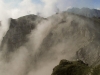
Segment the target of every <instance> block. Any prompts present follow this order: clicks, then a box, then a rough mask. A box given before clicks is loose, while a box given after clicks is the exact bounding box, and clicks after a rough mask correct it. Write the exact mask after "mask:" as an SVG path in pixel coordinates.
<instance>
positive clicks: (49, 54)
mask: <svg viewBox="0 0 100 75" xmlns="http://www.w3.org/2000/svg"><path fill="white" fill-rule="evenodd" d="M99 21H100V20H99V19H95V18H88V17H85V16H81V15H76V14H72V13H67V12H62V13H59V14H55V15H52V16H51V17H48V18H42V17H39V16H36V15H27V16H23V17H20V18H18V19H11V22H10V27H9V30H8V31H7V33H6V35H5V36H4V38H3V40H2V43H1V46H0V74H1V75H41V74H42V75H51V73H52V69H53V68H54V66H56V65H57V64H58V63H59V61H60V60H62V59H66V60H69V61H76V60H81V61H82V62H83V63H85V64H88V66H93V67H95V66H97V65H99V64H100V58H99V57H100V51H99V50H100V42H99V41H100V22H99ZM83 66H84V65H83Z"/></svg>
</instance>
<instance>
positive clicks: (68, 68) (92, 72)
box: [52, 60, 100, 75]
mask: <svg viewBox="0 0 100 75" xmlns="http://www.w3.org/2000/svg"><path fill="white" fill-rule="evenodd" d="M52 75H100V65H99V66H97V67H94V68H92V67H91V66H88V64H85V63H84V62H82V61H80V60H79V61H72V62H70V61H67V60H61V61H60V63H59V65H57V66H56V67H55V68H54V69H53V73H52Z"/></svg>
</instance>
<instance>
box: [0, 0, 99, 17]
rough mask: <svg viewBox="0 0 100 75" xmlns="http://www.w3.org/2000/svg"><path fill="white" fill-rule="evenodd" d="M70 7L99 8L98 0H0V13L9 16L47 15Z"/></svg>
mask: <svg viewBox="0 0 100 75" xmlns="http://www.w3.org/2000/svg"><path fill="white" fill-rule="evenodd" d="M72 7H78V8H82V7H88V8H91V9H93V8H95V9H99V8H100V0H0V8H1V9H0V11H2V13H1V14H5V13H3V12H6V15H7V14H8V15H9V17H12V18H18V17H20V16H24V15H28V14H35V15H37V14H38V13H39V15H40V16H43V17H49V16H51V15H53V14H55V13H56V11H57V9H59V11H66V10H67V9H69V8H72Z"/></svg>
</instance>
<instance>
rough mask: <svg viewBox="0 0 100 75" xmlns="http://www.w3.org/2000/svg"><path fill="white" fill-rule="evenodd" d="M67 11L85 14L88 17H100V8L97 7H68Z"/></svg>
mask: <svg viewBox="0 0 100 75" xmlns="http://www.w3.org/2000/svg"><path fill="white" fill-rule="evenodd" d="M67 12H70V13H74V14H78V15H83V16H86V17H100V10H97V9H89V8H81V9H79V8H71V9H68V10H67Z"/></svg>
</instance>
